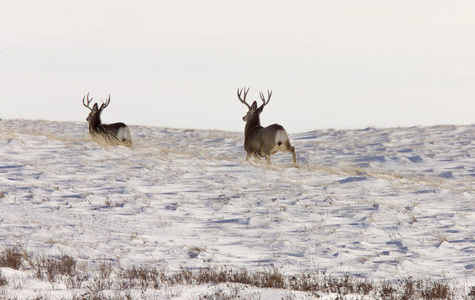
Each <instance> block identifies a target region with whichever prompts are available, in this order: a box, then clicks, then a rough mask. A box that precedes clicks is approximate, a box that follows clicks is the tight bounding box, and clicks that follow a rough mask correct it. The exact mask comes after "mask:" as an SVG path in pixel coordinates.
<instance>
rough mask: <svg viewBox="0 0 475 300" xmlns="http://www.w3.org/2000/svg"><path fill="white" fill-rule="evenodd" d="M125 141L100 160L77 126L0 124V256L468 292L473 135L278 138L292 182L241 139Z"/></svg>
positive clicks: (18, 283) (171, 135) (162, 136)
mask: <svg viewBox="0 0 475 300" xmlns="http://www.w3.org/2000/svg"><path fill="white" fill-rule="evenodd" d="M131 131H132V134H133V138H134V146H133V148H126V147H122V146H119V147H111V146H104V145H100V144H97V143H95V142H93V141H92V140H91V138H90V137H89V134H88V129H87V123H86V122H84V123H57V122H48V121H27V120H2V121H0V145H1V146H0V208H1V209H0V247H10V246H15V245H21V246H22V247H23V248H24V249H27V250H28V251H31V252H39V253H44V254H45V255H61V254H63V255H64V254H67V255H70V256H71V257H74V258H76V259H78V260H79V261H81V262H82V263H83V264H85V265H87V264H95V263H97V262H100V261H110V262H112V263H113V264H117V265H122V266H128V265H146V264H153V263H156V262H157V261H160V262H165V263H166V266H167V268H168V269H169V270H170V271H173V270H180V267H183V266H185V267H191V268H199V267H203V266H209V265H219V266H228V267H232V268H241V267H244V268H246V269H249V270H253V269H259V268H262V267H266V266H271V265H273V266H275V267H277V268H279V269H280V270H282V272H283V273H285V274H300V273H312V274H315V273H318V274H327V275H332V276H339V275H351V276H357V277H360V278H369V279H374V280H392V279H397V278H408V277H413V278H423V279H424V278H432V279H435V280H439V279H449V280H450V281H451V282H453V284H455V285H458V286H459V287H460V288H462V289H463V288H465V289H467V288H468V287H471V286H473V285H475V144H474V141H475V125H469V126H433V127H411V128H391V129H374V128H368V129H364V130H316V131H312V132H305V133H297V134H290V138H291V141H292V144H293V146H295V148H296V151H297V156H298V160H299V164H300V169H296V168H293V167H292V157H291V155H290V154H282V153H279V154H277V155H275V156H273V158H272V159H273V162H274V163H273V165H271V166H269V165H267V164H266V163H265V160H261V161H259V162H250V163H249V162H246V161H245V156H246V155H245V152H244V149H243V147H242V144H243V135H242V133H241V132H224V131H205V130H183V129H170V128H153V127H141V126H131ZM0 272H2V273H3V275H4V276H5V277H6V278H7V280H8V281H9V282H14V283H15V284H10V285H8V286H6V287H4V288H3V289H4V294H7V295H13V296H15V297H17V298H22V297H28V296H29V295H30V296H31V295H33V294H35V295H36V294H40V295H47V296H50V297H52V298H54V297H56V296H57V297H70V295H72V291H68V290H67V288H66V287H65V286H62V285H56V286H52V285H49V284H48V283H46V282H38V280H34V279H33V278H34V275H32V274H30V273H29V272H28V271H14V270H11V269H8V268H0ZM211 288H212V287H188V288H187V287H184V288H183V290H181V291H180V292H176V293H175V295H174V296H176V298H179V299H189V298H192V295H194V294H193V293H196V291H197V290H199V291H200V292H199V293H201V294H203V293H205V291H206V289H211ZM74 293H76V295H77V294H80V293H81V291H74ZM254 293H257V294H259V293H260V294H259V295H260V296H259V297H260V298H262V299H266V298H267V296H266V295H269V293H270V294H272V293H275V294H274V296H275V295H285V292H284V291H269V290H266V291H264V290H255V291H254ZM55 295H56V296H55ZM68 295H69V296H68ZM295 295H299V294H295ZM302 295H303V294H302ZM168 296H170V294H169V295H168ZM302 297H305V296H302ZM278 299H280V296H279V297H278Z"/></svg>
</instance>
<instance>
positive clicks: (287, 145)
mask: <svg viewBox="0 0 475 300" xmlns="http://www.w3.org/2000/svg"><path fill="white" fill-rule="evenodd" d="M283 146H284V147H282V148H283V149H282V150H281V151H282V152H290V153H292V158H293V160H294V166H295V167H296V168H298V167H299V166H298V164H297V154H296V153H295V147H292V145H290V141H287V142H286V143H285V144H284V145H283Z"/></svg>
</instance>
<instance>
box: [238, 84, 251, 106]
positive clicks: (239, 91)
mask: <svg viewBox="0 0 475 300" xmlns="http://www.w3.org/2000/svg"><path fill="white" fill-rule="evenodd" d="M249 89H250V87H249V88H247V89H246V88H245V87H244V88H242V89H238V90H237V96H238V98H239V101H241V103H243V104H244V105H246V106H247V108H248V109H249V110H251V106H250V105H249V104H248V103H247V102H246V97H247V92H249ZM242 92H244V99H242V98H241V94H242Z"/></svg>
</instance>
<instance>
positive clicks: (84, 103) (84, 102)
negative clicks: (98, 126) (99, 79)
mask: <svg viewBox="0 0 475 300" xmlns="http://www.w3.org/2000/svg"><path fill="white" fill-rule="evenodd" d="M86 96H87V100H86ZM92 99H93V98H91V100H89V93H87V95H84V97H83V98H82V105H84V106H85V107H87V108H89V110H92V108H91V107H90V106H89V104H91V101H92ZM86 101H87V104H86Z"/></svg>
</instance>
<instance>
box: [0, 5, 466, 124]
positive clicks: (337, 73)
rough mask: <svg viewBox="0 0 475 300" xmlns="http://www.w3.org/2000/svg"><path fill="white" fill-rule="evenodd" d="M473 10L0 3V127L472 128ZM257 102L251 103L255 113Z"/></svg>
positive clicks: (459, 7)
mask: <svg viewBox="0 0 475 300" xmlns="http://www.w3.org/2000/svg"><path fill="white" fill-rule="evenodd" d="M474 15H475V2H473V1H417V0H415V1H413V0H408V1H399V0H391V1H389V0H388V1H382V0H368V1H339V0H328V1H318V0H309V1H298V0H297V1H280V0H271V1H268V0H264V1H256V0H252V1H251V0H249V1H247V0H244V1H243V0H239V1H237V0H236V1H235V0H231V1H225V0H200V1H194V0H182V1H180V0H178V1H140V0H139V1H98V0H94V1H89V0H81V1H64V0H61V1H23V0H15V1H4V3H2V9H1V11H0V70H1V71H0V101H1V110H0V118H5V119H17V118H23V119H44V120H54V121H69V120H70V121H80V122H84V123H85V122H86V121H85V118H86V117H87V114H88V110H87V109H86V108H84V107H83V106H82V103H81V100H82V97H83V96H84V95H85V94H86V93H87V92H90V93H91V96H92V97H94V99H95V100H98V101H100V99H101V98H102V99H105V98H106V97H107V96H108V95H109V94H110V95H111V104H110V106H109V107H108V108H107V109H106V110H105V111H104V113H103V116H102V120H103V121H104V122H105V123H111V122H119V121H121V122H124V123H127V124H129V125H151V126H165V127H177V128H196V129H223V130H233V131H242V130H243V128H244V122H243V121H242V119H241V118H242V116H243V115H245V113H246V112H247V108H246V107H245V106H244V105H243V104H241V103H240V102H239V101H238V99H237V97H236V90H237V88H241V87H244V86H251V90H250V92H249V96H248V99H249V101H252V100H259V91H265V90H267V89H272V90H273V96H272V99H271V101H270V103H269V104H268V106H267V107H266V108H265V109H264V112H263V113H262V117H261V121H262V123H263V125H270V124H272V123H280V124H281V125H283V126H284V127H285V128H286V129H287V130H288V131H289V132H290V133H292V132H302V131H310V130H315V129H326V128H337V129H351V128H365V127H368V126H374V127H395V126H414V125H434V124H473V123H475V113H474V112H475V18H474ZM259 101H260V100H259Z"/></svg>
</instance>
